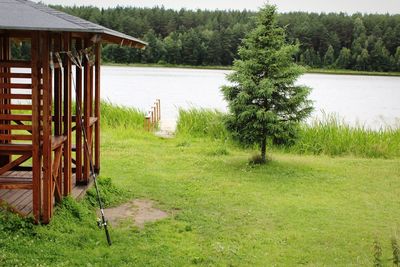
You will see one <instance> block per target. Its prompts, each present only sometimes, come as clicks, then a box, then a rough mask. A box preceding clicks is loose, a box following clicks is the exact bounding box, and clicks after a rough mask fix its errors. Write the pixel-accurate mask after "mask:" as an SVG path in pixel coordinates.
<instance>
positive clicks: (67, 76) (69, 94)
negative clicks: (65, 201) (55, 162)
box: [63, 33, 72, 196]
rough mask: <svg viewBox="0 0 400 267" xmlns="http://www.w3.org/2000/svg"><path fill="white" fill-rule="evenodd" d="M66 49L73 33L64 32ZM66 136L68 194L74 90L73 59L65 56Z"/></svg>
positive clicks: (67, 191) (69, 188) (66, 192)
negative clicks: (72, 76)
mask: <svg viewBox="0 0 400 267" xmlns="http://www.w3.org/2000/svg"><path fill="white" fill-rule="evenodd" d="M63 48H64V51H70V50H71V34H70V33H64V42H63ZM64 61H65V66H64V116H63V122H64V133H63V134H64V136H66V137H67V140H66V142H65V144H64V168H63V171H64V186H63V194H64V196H67V195H69V194H70V193H71V191H72V92H71V71H72V66H71V60H70V59H69V57H68V56H66V57H65V58H64Z"/></svg>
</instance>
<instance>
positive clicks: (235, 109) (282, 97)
mask: <svg viewBox="0 0 400 267" xmlns="http://www.w3.org/2000/svg"><path fill="white" fill-rule="evenodd" d="M297 51H298V46H297V45H291V44H287V43H286V40H285V30H284V29H283V28H282V27H279V26H278V23H277V14H276V8H275V6H270V5H266V6H265V7H264V8H262V9H261V10H260V12H259V14H258V15H257V19H256V27H255V28H254V29H253V30H252V31H251V32H250V33H249V34H248V35H247V36H246V38H245V39H244V41H243V44H242V45H241V46H240V48H239V52H238V56H239V59H237V60H235V62H234V66H233V70H234V72H233V73H232V74H230V75H229V76H228V80H229V81H230V82H231V83H232V85H230V86H224V87H222V91H223V93H224V97H225V99H226V100H227V102H228V105H229V115H228V116H227V119H226V125H227V128H228V130H230V131H231V133H232V136H233V137H234V138H235V139H237V140H238V141H240V142H241V143H243V144H245V145H253V144H258V145H259V146H260V148H261V160H260V163H265V161H266V144H267V140H268V139H270V140H272V141H274V142H279V143H281V142H286V143H288V142H290V141H293V137H294V135H295V132H296V126H298V123H299V122H300V121H301V120H303V119H305V118H306V117H307V116H308V115H309V114H310V113H311V111H312V106H311V104H312V103H311V101H309V100H308V99H307V97H308V95H309V93H310V88H308V87H305V86H296V85H294V83H295V82H296V80H297V78H298V77H299V76H300V75H301V74H302V72H303V68H302V67H300V66H298V65H297V64H295V63H294V56H295V54H296V53H297ZM329 51H332V53H333V48H332V47H330V49H328V52H327V55H326V56H325V58H326V61H329V62H328V63H330V64H332V63H333V57H331V55H330V53H331V52H329ZM332 55H333V54H332Z"/></svg>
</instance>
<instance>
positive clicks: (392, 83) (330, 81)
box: [102, 66, 400, 129]
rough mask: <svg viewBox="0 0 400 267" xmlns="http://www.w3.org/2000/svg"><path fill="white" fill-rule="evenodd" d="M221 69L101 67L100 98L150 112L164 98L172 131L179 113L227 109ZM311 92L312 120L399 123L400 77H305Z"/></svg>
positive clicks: (164, 118)
mask: <svg viewBox="0 0 400 267" xmlns="http://www.w3.org/2000/svg"><path fill="white" fill-rule="evenodd" d="M227 73H229V71H222V70H197V69H196V70H194V69H172V68H138V67H107V66H105V67H103V68H102V98H103V99H108V100H110V101H111V102H113V103H117V104H121V105H126V106H131V107H136V108H139V109H140V110H143V111H148V110H150V107H151V106H152V104H153V103H154V101H155V99H157V98H159V99H161V106H162V123H163V128H166V129H173V128H174V125H175V122H176V119H177V116H178V109H179V108H184V109H188V108H190V107H197V108H213V109H218V110H221V111H226V102H225V101H224V100H223V98H222V95H221V93H220V91H219V88H220V87H221V86H222V85H224V84H226V83H227V81H226V79H225V76H226V74H227ZM298 83H299V84H304V85H307V86H310V87H312V88H313V91H312V93H311V96H310V98H311V99H312V100H313V101H314V106H315V111H314V114H313V116H314V117H322V116H323V112H325V113H335V114H337V115H338V116H340V117H341V118H343V119H344V120H345V121H346V122H348V123H351V124H353V125H354V124H356V123H361V124H364V125H366V126H367V127H371V128H374V129H377V128H379V127H382V126H386V125H390V126H399V124H400V77H373V76H353V75H322V74H305V75H303V76H302V77H301V78H300V79H299V81H298Z"/></svg>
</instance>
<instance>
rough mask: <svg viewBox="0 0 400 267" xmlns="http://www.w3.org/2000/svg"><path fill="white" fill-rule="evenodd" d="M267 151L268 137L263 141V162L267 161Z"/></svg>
mask: <svg viewBox="0 0 400 267" xmlns="http://www.w3.org/2000/svg"><path fill="white" fill-rule="evenodd" d="M266 151H267V138H266V137H264V138H263V139H262V141H261V159H262V163H265V162H267V159H266Z"/></svg>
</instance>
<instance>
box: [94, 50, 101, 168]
mask: <svg viewBox="0 0 400 267" xmlns="http://www.w3.org/2000/svg"><path fill="white" fill-rule="evenodd" d="M95 56H96V61H95V96H94V116H95V117H96V118H97V120H96V123H95V126H94V131H95V145H94V165H95V171H96V173H100V72H101V70H100V68H101V43H97V44H96V50H95Z"/></svg>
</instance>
